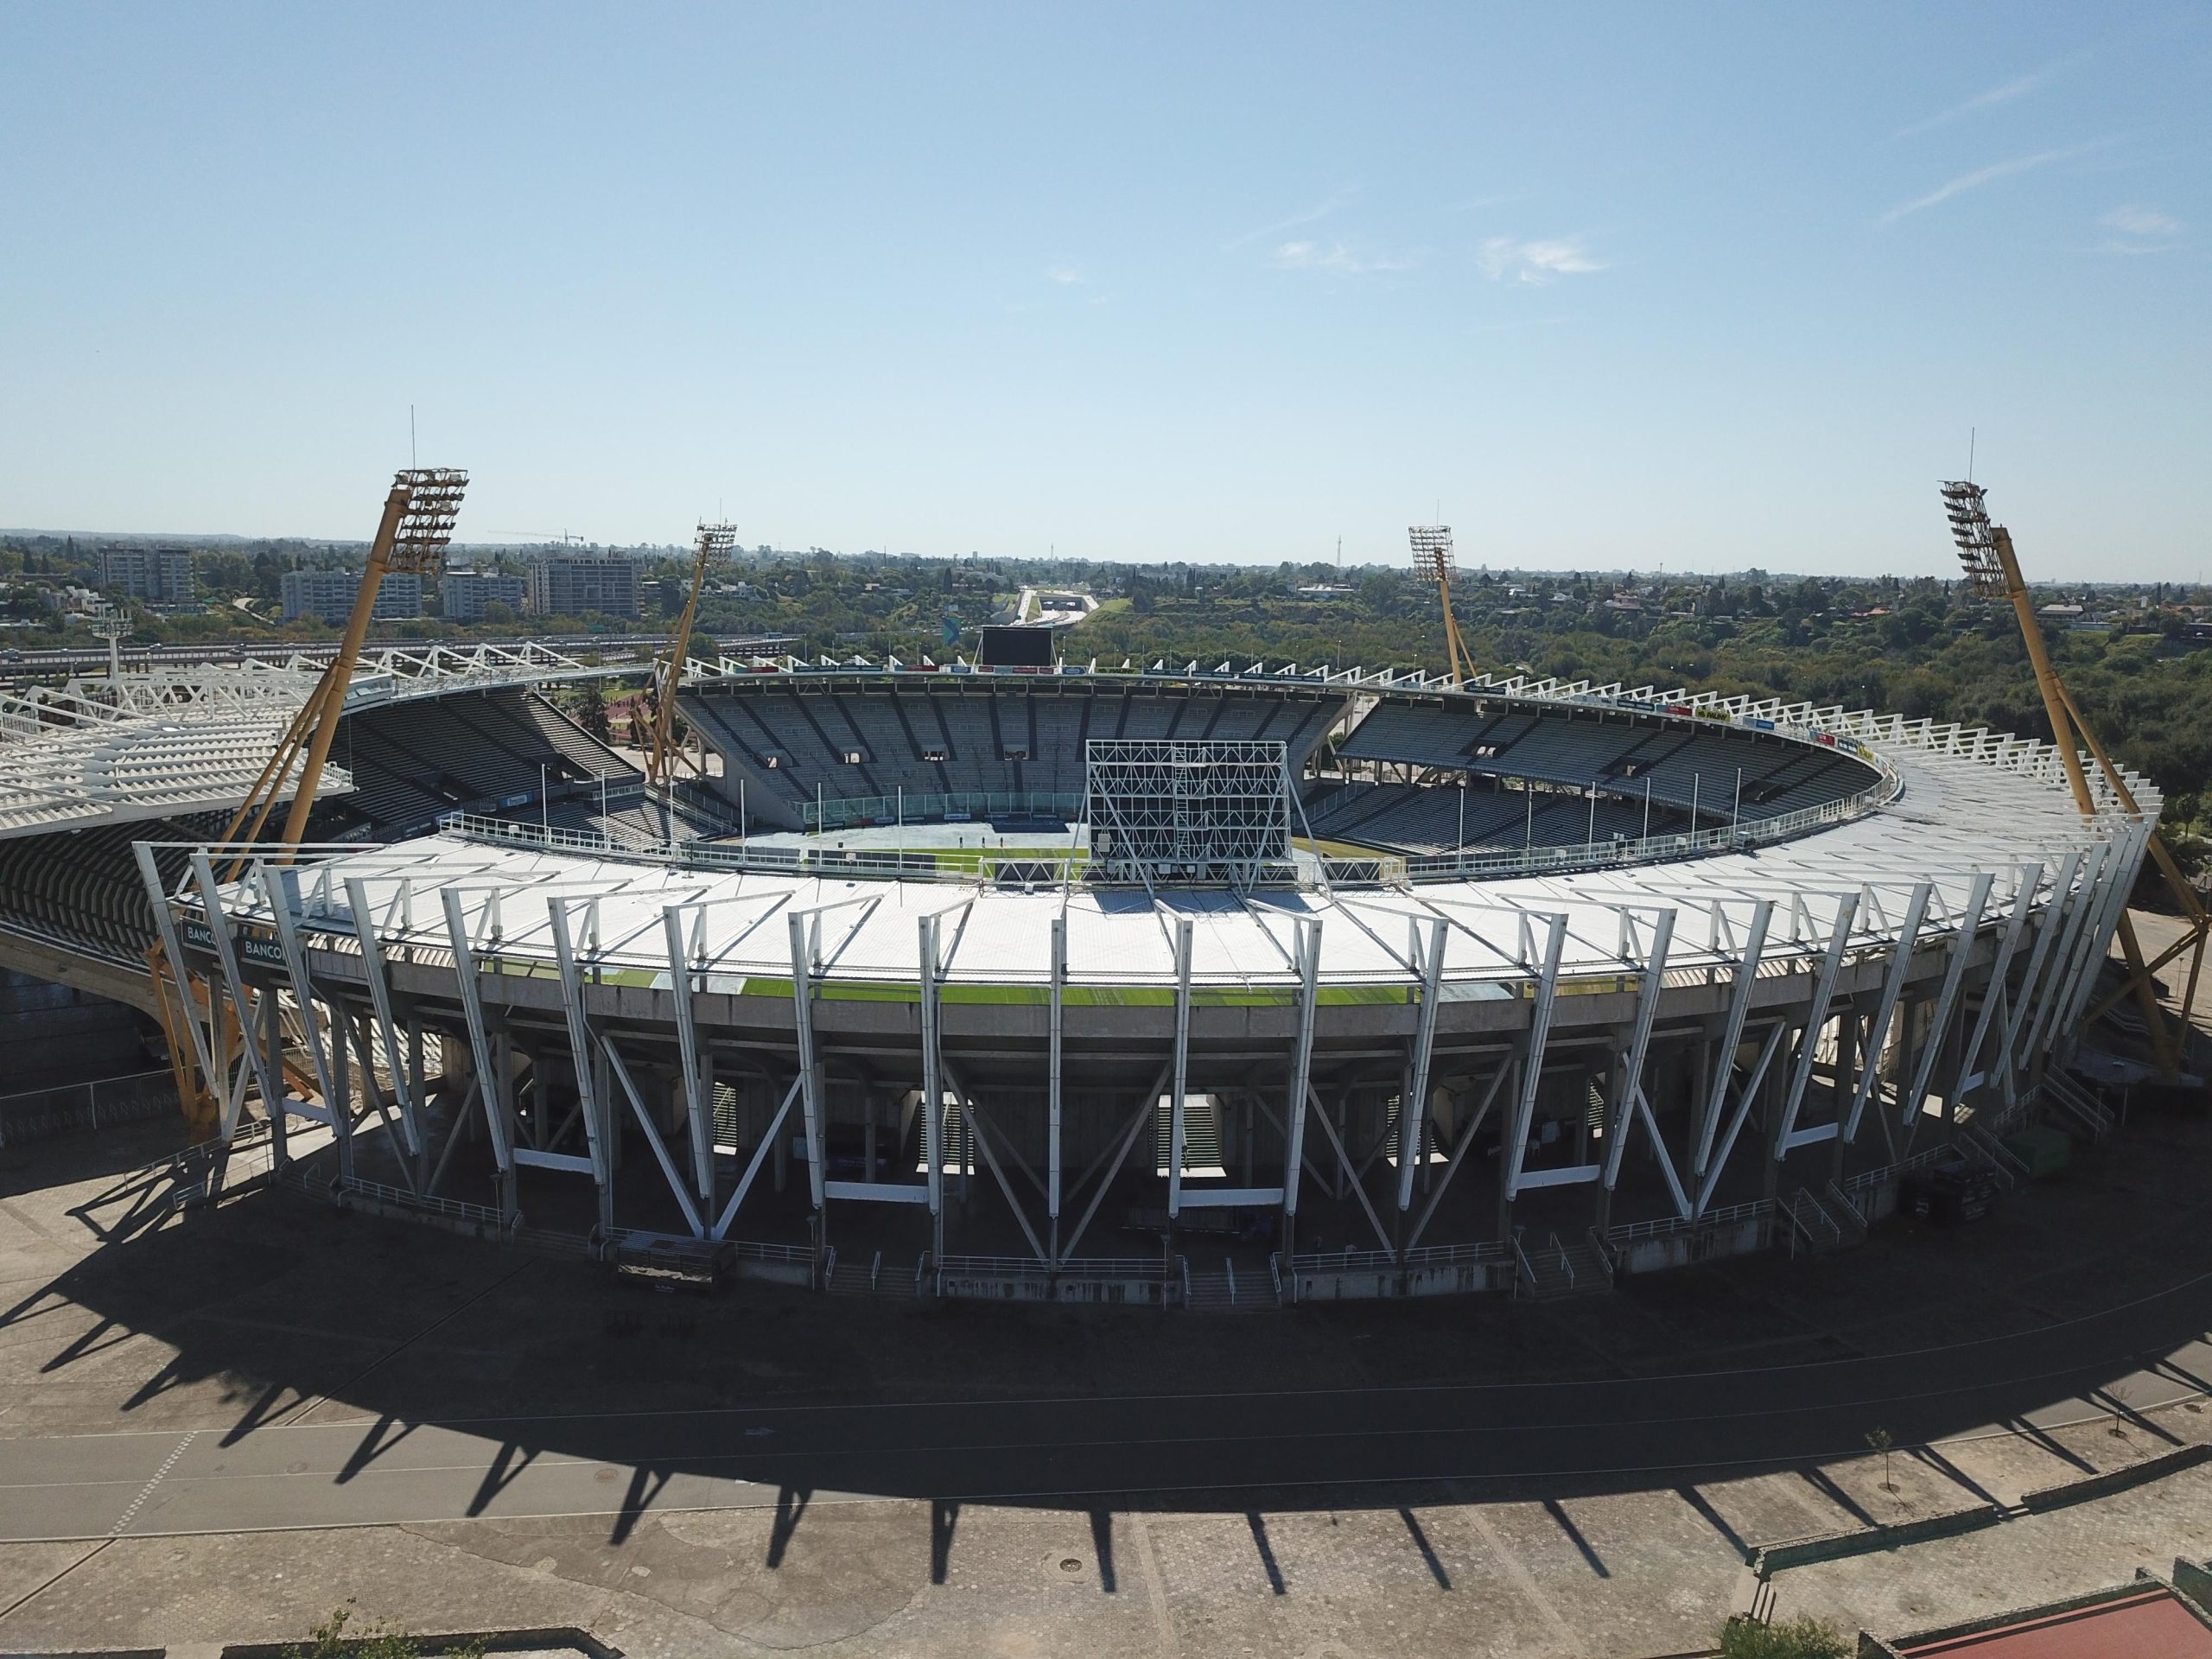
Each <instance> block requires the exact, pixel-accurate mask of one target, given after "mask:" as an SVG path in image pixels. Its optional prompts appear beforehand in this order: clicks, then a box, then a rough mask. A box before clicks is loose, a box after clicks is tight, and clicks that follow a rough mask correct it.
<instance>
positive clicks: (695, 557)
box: [645, 524, 737, 788]
mask: <svg viewBox="0 0 2212 1659" xmlns="http://www.w3.org/2000/svg"><path fill="white" fill-rule="evenodd" d="M736 546H737V526H736V525H734V524H702V525H700V526H699V538H698V540H697V541H696V543H694V544H693V548H692V555H691V592H690V595H689V596H688V597H687V598H686V599H685V600H684V601H683V615H682V616H680V617H678V618H677V623H676V632H674V633H672V634H671V635H670V636H669V639H668V654H667V656H666V657H664V658H662V660H661V661H659V662H658V663H657V664H654V665H653V727H652V741H651V742H650V743H649V744H648V746H647V747H646V749H645V780H646V782H648V783H650V784H652V785H654V786H655V787H656V788H666V787H667V786H668V785H670V784H671V783H672V782H674V781H675V776H676V759H677V748H676V688H677V685H678V684H679V683H682V681H683V658H684V653H685V652H688V651H689V650H690V645H691V625H692V623H693V622H695V621H696V620H697V619H698V615H699V594H700V591H701V590H702V588H705V586H706V584H707V566H708V564H709V562H710V561H712V560H715V559H719V558H727V557H728V556H729V554H730V552H731V550H733V549H734V548H735V547H736Z"/></svg>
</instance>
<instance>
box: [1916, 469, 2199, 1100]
mask: <svg viewBox="0 0 2212 1659" xmlns="http://www.w3.org/2000/svg"><path fill="white" fill-rule="evenodd" d="M1942 491H1943V510H1944V512H1946V513H1948V515H1949V517H1950V520H1951V537H1952V539H1953V540H1954V541H1955V542H1956V543H1958V548H1959V563H1961V565H1962V566H1963V567H1964V568H1965V570H1966V576H1967V582H1968V584H1969V585H1970V586H1971V587H1972V588H1974V592H1975V593H1976V594H1980V596H1981V597H1982V598H1984V599H2005V600H2009V601H2011V602H2012V615H2013V619H2014V620H2016V621H2017V622H2018V624H2019V628H2020V639H2021V642H2022V643H2023V644H2024V645H2026V646H2027V648H2028V662H2029V664H2030V666H2031V667H2032V668H2033V669H2034V670H2035V676H2036V690H2038V691H2039V692H2041V693H2042V694H2043V707H2044V715H2046V716H2047V717H2048V718H2049V719H2050V729H2051V735H2052V737H2053V739H2054V740H2055V741H2056V743H2057V746H2058V755H2059V759H2060V760H2062V761H2063V763H2064V764H2065V767H2066V781H2067V782H2068V784H2069V785H2071V786H2072V788H2073V791H2074V804H2075V805H2076V806H2078V807H2079V808H2080V809H2081V810H2082V816H2084V817H2088V816H2089V815H2091V814H2092V813H2094V811H2095V810H2096V801H2095V797H2094V792H2093V791H2092V790H2091V788H2090V786H2089V776H2088V769H2087V768H2086V767H2085V766H2082V749H2083V748H2085V747H2086V748H2087V749H2088V752H2089V753H2090V755H2091V756H2092V757H2093V758H2094V760H2096V763H2097V766H2098V769H2099V770H2100V771H2101V772H2102V773H2103V775H2104V781H2105V783H2106V785H2107V786H2108V787H2109V788H2110V790H2111V791H2112V795H2113V799H2114V800H2115V801H2116V802H2117V803H2118V804H2119V805H2120V809H2121V810H2123V811H2126V812H2139V811H2140V810H2142V809H2141V808H2140V807H2139V806H2138V805H2137V804H2136V801H2135V795H2134V792H2133V791H2132V790H2130V789H2129V788H2128V786H2127V777H2126V773H2125V772H2121V770H2120V767H2119V766H2116V765H2114V764H2113V759H2112V756H2111V755H2110V754H2108V753H2106V750H2105V746H2104V745H2103V744H2102V743H2101V742H2100V741H2098V740H2097V734H2096V733H2095V732H2094V731H2092V730H2091V729H2090V728H2089V722H2088V721H2087V720H2085V719H2084V718H2083V717H2082V709H2081V705H2080V704H2078V703H2076V702H2075V701H2074V694H2073V693H2072V692H2070V691H2069V690H2067V689H2066V683H2065V682H2064V681H2063V680H2062V679H2060V678H2059V677H2058V671H2057V670H2056V668H2055V667H2053V666H2052V664H2051V660H2050V651H2049V650H2048V648H2046V647H2045V645H2044V638H2043V629H2042V627H2041V626H2040V625H2039V624H2038V623H2037V621H2036V612H2035V601H2033V600H2032V599H2031V598H2030V597H2029V594H2028V584H2027V582H2026V581H2025V580H2024V578H2023V577H2022V576H2021V575H2020V562H2019V560H2018V558H2016V557H2015V556H2013V552H2012V532H2011V531H2008V530H2006V529H2005V526H2004V525H2002V524H1992V523H1991V522H1990V520H1989V511H1988V508H1987V506H1986V505H1985V498H1986V495H1987V492H1986V490H1984V489H1983V488H1982V487H1981V486H1980V485H1978V484H1970V483H1967V482H1964V481H1962V480H1957V481H1954V482H1951V483H1948V484H1945V485H1944V486H1942ZM2150 853H2151V857H2152V861H2154V862H2156V863H2157V865H2158V869H2159V871H2160V873H2161V874H2164V877H2165V879H2166V887H2167V888H2168V890H2169V891H2171V893H2172V894H2173V896H2174V899H2175V902H2176V903H2177V905H2178V906H2179V907H2180V910H2181V913H2182V917H2183V920H2184V921H2186V922H2187V923H2188V931H2186V932H2184V933H2183V935H2182V937H2181V938H2178V939H2177V940H2176V941H2175V942H2174V943H2173V944H2171V946H2169V947H2168V948H2167V950H2166V951H2165V952H2164V955H2162V956H2160V957H2158V960H2157V961H2156V962H2150V963H2146V962H2145V960H2144V957H2143V950H2142V947H2141V945H2140V944H2139V943H2138V942H2137V939H2136V937H2135V924H2134V922H2133V919H2131V918H2130V917H2129V915H2128V913H2127V912H2126V910H2125V909H2123V910H2122V911H2121V912H2120V950H2121V951H2122V953H2123V954H2124V955H2125V956H2126V958H2127V982H2126V984H2124V985H2123V986H2121V987H2120V989H2119V990H2118V991H2116V992H2114V993H2113V995H2110V996H2108V997H2107V998H2106V999H2105V1000H2104V1001H2101V1002H2100V1003H2098V1004H2097V1005H2096V1007H2094V1008H2093V1009H2091V1010H2090V1014H2089V1019H2090V1020H2095V1019H2097V1018H2099V1017H2100V1016H2101V1015H2102V1014H2104V1013H2105V1012H2106V1010H2107V1009H2108V1008H2110V1007H2112V1006H2113V1004H2114V1003H2115V1002H2117V1001H2119V1000H2120V998H2121V997H2122V996H2126V995H2133V996H2134V998H2135V1000H2136V1001H2137V1003H2138V1004H2139V1006H2140V1007H2141V1008H2142V1010H2143V1021H2144V1025H2145V1028H2146V1029H2147V1030H2148V1032H2149V1033H2150V1037H2151V1047H2152V1053H2154V1054H2155V1055H2156V1056H2157V1057H2158V1068H2159V1070H2160V1071H2164V1073H2165V1074H2166V1075H2167V1076H2169V1077H2171V1076H2172V1075H2173V1074H2174V1073H2175V1072H2177V1071H2179V1070H2180V1064H2181V1061H2180V1050H2179V1048H2178V1047H2177V1045H2176V1043H2175V1041H2174V1034H2173V1033H2171V1032H2170V1031H2169V1030H2168V1029H2167V1027H2166V1020H2165V1014H2164V1011H2163V1010H2161V1009H2160V1007H2158V992H2157V989H2156V987H2155V985H2154V984H2153V982H2152V976H2154V975H2155V974H2156V973H2157V972H2158V969H2161V968H2163V967H2164V966H2165V965H2166V964H2167V963H2170V962H2172V961H2174V960H2176V959H2177V958H2178V957H2181V956H2182V955H2183V954H2184V953H2188V954H2189V956H2190V967H2189V985H2188V988H2187V989H2186V991H2184V992H2183V997H2182V1006H2181V1011H2180V1016H2179V1019H2180V1026H2181V1030H2182V1033H2183V1039H2184V1040H2185V1039H2186V1036H2187V1033H2188V1029H2189V1018H2190V1010H2191V1008H2192V1007H2194V1006H2195V1004H2196V982H2197V977H2198V975H2199V974H2200V972H2201V971H2202V968H2203V966H2204V944H2205V939H2206V936H2207V934H2208V932H2212V915H2208V914H2207V912H2206V911H2205V908H2204V905H2203V902H2202V900H2201V899H2198V898H2197V896H2196V888H2195V887H2191V886H2190V883H2189V880H2188V878H2187V877H2186V876H2184V875H2183V874H2182V872H2181V867H2180V866H2179V865H2178V864H2177V863H2175V862H2174V855H2173V854H2172V853H2171V851H2170V850H2169V849H2167V846H2166V843H2165V842H2164V839H2163V838H2162V837H2160V836H2158V833H2157V832H2156V831H2153V832H2152V836H2151V845H2150ZM2084 1023H2087V1022H2086V1021H2085V1022H2084Z"/></svg>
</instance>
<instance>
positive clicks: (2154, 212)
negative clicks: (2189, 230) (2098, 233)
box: [2105, 204, 2181, 237]
mask: <svg viewBox="0 0 2212 1659" xmlns="http://www.w3.org/2000/svg"><path fill="white" fill-rule="evenodd" d="M2105 228H2106V229H2107V230H2108V231H2118V232H2120V234H2121V235H2122V236H2160V237H2163V236H2178V235H2180V234H2181V220H2179V219H2176V218H2175V217H2174V216H2173V215H2172V214H2171V213H2160V212H2159V211H2158V209H2157V208H2155V207H2136V206H2133V204H2130V205H2129V206H2127V207H2115V208H2113V210H2112V212H2110V213H2107V214H2106V215H2105Z"/></svg>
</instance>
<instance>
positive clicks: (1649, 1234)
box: [1605, 1198, 1774, 1249]
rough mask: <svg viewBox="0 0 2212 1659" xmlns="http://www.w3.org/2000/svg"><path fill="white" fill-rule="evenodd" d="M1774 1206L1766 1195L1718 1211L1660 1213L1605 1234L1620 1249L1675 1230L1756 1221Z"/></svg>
mask: <svg viewBox="0 0 2212 1659" xmlns="http://www.w3.org/2000/svg"><path fill="white" fill-rule="evenodd" d="M1773 1211H1774V1205H1773V1204H1772V1203H1771V1202H1770V1201H1769V1200H1768V1199H1765V1198H1751V1199H1748V1200H1746V1201H1745V1202H1744V1203H1742V1204H1729V1205H1721V1206H1720V1208H1719V1209H1717V1210H1707V1211H1705V1212H1704V1213H1703V1214H1701V1215H1695V1216H1661V1217H1657V1218H1656V1219H1655V1220H1651V1221H1630V1222H1624V1223H1622V1224H1620V1225H1619V1226H1617V1227H1608V1228H1607V1229H1605V1237H1606V1238H1607V1240H1608V1241H1610V1242H1611V1244H1612V1245H1613V1247H1614V1248H1615V1249H1619V1248H1620V1247H1621V1246H1623V1245H1625V1244H1634V1243H1638V1242H1639V1241H1641V1240H1643V1239H1647V1238H1665V1237H1668V1236H1671V1235H1673V1234H1675V1233H1692V1232H1696V1231H1698V1230H1700V1229H1703V1228H1707V1227H1732V1226H1734V1225H1736V1224H1738V1222H1745V1221H1756V1220H1758V1219H1761V1218H1762V1217H1766V1216H1769V1215H1770V1214H1772V1213H1773Z"/></svg>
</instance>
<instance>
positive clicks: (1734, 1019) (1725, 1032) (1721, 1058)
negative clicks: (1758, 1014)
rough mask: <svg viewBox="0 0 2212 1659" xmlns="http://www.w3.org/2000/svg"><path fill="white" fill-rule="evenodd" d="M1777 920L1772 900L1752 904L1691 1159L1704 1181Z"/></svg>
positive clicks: (1694, 1172)
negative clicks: (1769, 933)
mask: <svg viewBox="0 0 2212 1659" xmlns="http://www.w3.org/2000/svg"><path fill="white" fill-rule="evenodd" d="M1716 913H1717V912H1716ZM1773 921H1774V901H1773V900H1772V899H1760V900H1759V901H1758V904H1756V905H1755V906H1752V907H1751V931H1750V932H1748V933H1747V934H1746V935H1745V938H1744V954H1743V955H1742V956H1741V957H1738V958H1737V961H1736V977H1735V982H1734V984H1733V985H1732V987H1731V988H1730V990H1729V993H1728V1015H1727V1020H1726V1024H1725V1025H1724V1026H1723V1027H1721V1037H1720V1046H1719V1050H1718V1052H1717V1053H1716V1056H1715V1059H1714V1064H1713V1087H1712V1089H1711V1090H1710V1091H1709V1092H1708V1093H1707V1096H1706V1101H1705V1109H1704V1111H1703V1113H1702V1115H1701V1116H1700V1122H1699V1124H1698V1128H1697V1139H1696V1143H1695V1151H1694V1155H1693V1156H1692V1158H1691V1160H1690V1179H1693V1180H1695V1181H1703V1180H1704V1179H1705V1173H1706V1170H1707V1166H1709V1165H1710V1164H1711V1163H1712V1161H1713V1136H1714V1135H1717V1134H1719V1130H1720V1113H1721V1109H1722V1108H1723V1107H1725V1106H1726V1104H1727V1101H1728V1085H1729V1084H1730V1083H1732V1081H1734V1079H1735V1076H1736V1050H1737V1049H1738V1047H1739V1046H1741V1045H1742V1043H1743V1040H1744V1020H1745V1016H1746V1015H1747V1014H1750V1013H1751V988H1752V987H1753V986H1754V985H1755V984H1757V983H1758V976H1759V958H1760V957H1762V956H1764V954H1765V952H1766V935H1767V929H1768V928H1769V927H1770V925H1772V924H1773ZM1717 925H1718V924H1717V923H1716V926H1717ZM1723 1161H1724V1162H1725V1161H1726V1160H1725V1158H1724V1160H1723Z"/></svg>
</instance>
